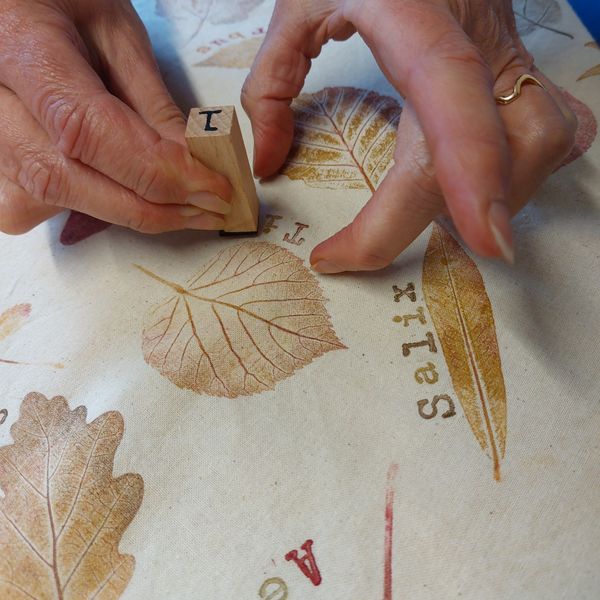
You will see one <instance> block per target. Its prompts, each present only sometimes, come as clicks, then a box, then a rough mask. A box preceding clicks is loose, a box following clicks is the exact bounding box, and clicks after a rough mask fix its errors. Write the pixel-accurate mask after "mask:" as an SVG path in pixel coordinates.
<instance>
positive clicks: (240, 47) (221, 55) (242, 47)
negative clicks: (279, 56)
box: [194, 36, 264, 69]
mask: <svg viewBox="0 0 600 600" xmlns="http://www.w3.org/2000/svg"><path fill="white" fill-rule="evenodd" d="M263 40H264V37H263V36H258V37H253V38H249V39H247V40H244V41H243V42H240V43H239V44H235V45H233V46H226V47H225V48H222V49H221V50H219V51H218V52H216V53H215V54H213V55H212V56H209V57H208V58H207V59H206V60H203V61H202V62H199V63H197V64H195V65H194V66H195V67H223V68H226V69H249V68H250V67H251V66H252V63H253V62H254V57H255V56H256V54H257V52H258V49H259V48H260V45H261V44H262V43H263Z"/></svg>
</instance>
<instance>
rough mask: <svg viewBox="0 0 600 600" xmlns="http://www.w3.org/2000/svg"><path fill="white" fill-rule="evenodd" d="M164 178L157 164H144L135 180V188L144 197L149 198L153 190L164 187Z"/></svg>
mask: <svg viewBox="0 0 600 600" xmlns="http://www.w3.org/2000/svg"><path fill="white" fill-rule="evenodd" d="M162 180H163V177H162V173H160V171H159V169H158V168H157V167H156V165H154V164H152V165H144V166H143V167H141V169H140V172H139V173H138V175H137V177H136V179H135V181H134V184H133V189H134V191H135V192H136V194H138V195H140V196H141V197H142V198H148V197H149V196H150V194H151V192H152V191H155V190H158V189H163V187H164V186H161V183H162Z"/></svg>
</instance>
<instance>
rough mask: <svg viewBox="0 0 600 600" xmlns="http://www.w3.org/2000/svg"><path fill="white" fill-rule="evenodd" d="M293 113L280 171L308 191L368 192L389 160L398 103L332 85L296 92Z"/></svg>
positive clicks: (397, 118) (387, 167)
mask: <svg viewBox="0 0 600 600" xmlns="http://www.w3.org/2000/svg"><path fill="white" fill-rule="evenodd" d="M293 109H294V112H295V116H296V129H295V135H294V144H293V146H292V150H291V152H290V155H289V156H288V159H287V162H286V163H285V165H284V166H283V169H282V173H283V174H285V175H287V176H288V177H289V178H290V179H301V180H303V181H304V182H305V183H307V184H308V185H310V186H314V187H322V188H330V189H339V188H341V189H347V188H351V189H369V190H371V192H373V191H374V190H375V188H376V187H377V185H378V184H379V182H380V181H381V179H383V177H384V175H385V174H386V173H387V171H388V169H389V167H390V166H391V164H392V161H393V157H394V148H395V146H396V129H397V127H398V121H399V119H400V113H401V112H402V108H401V106H400V104H399V103H398V101H397V100H395V99H394V98H390V97H388V96H380V95H379V94H377V93H376V92H372V91H369V90H363V89H357V88H352V87H336V88H325V89H324V90H321V91H320V92H318V93H316V94H301V95H300V96H299V97H298V98H297V99H296V101H295V102H294V104H293Z"/></svg>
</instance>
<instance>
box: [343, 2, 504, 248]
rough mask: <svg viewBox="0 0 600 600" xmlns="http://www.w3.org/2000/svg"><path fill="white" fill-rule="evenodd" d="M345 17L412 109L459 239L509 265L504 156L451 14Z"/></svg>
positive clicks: (367, 9) (363, 9)
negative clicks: (355, 27)
mask: <svg viewBox="0 0 600 600" xmlns="http://www.w3.org/2000/svg"><path fill="white" fill-rule="evenodd" d="M350 18H351V20H352V21H353V23H354V24H355V25H356V26H357V29H358V30H359V32H360V34H361V35H362V37H363V38H364V39H365V41H366V42H367V44H368V45H369V47H370V48H371V50H372V52H373V54H374V56H375V58H376V59H377V61H378V63H379V65H380V67H381V68H382V70H383V71H384V73H385V74H386V76H387V78H388V79H389V80H390V82H391V83H392V84H393V85H394V86H395V87H396V88H397V89H398V91H399V92H400V93H401V94H402V95H403V96H406V97H407V98H408V99H409V100H410V102H411V104H412V105H413V107H414V109H415V112H416V114H417V116H418V118H419V121H420V123H421V125H422V127H423V130H424V133H425V137H426V140H427V143H428V146H429V148H430V151H431V154H432V157H433V163H434V167H435V173H436V177H437V180H438V182H439V184H440V187H441V189H442V192H443V194H444V197H445V199H446V203H447V206H448V208H449V211H450V213H451V215H452V218H453V219H454V222H455V224H456V226H457V228H458V230H459V231H460V233H461V235H462V236H463V238H464V240H465V241H466V242H467V243H468V244H469V246H471V248H473V249H474V250H475V251H477V252H478V253H479V254H481V255H483V256H501V255H502V256H504V257H505V258H507V259H508V260H510V259H511V253H512V236H511V229H510V220H509V219H510V217H509V212H508V209H507V204H508V185H509V181H510V170H511V164H510V154H509V150H508V143H507V139H506V132H505V128H504V125H503V123H502V120H501V118H500V115H499V112H498V109H497V106H496V102H495V99H494V94H493V74H492V72H491V70H490V69H489V67H488V66H487V64H486V63H485V60H484V59H483V57H482V55H481V53H480V52H479V51H478V50H477V48H476V47H475V46H474V45H473V43H472V42H471V40H470V39H469V38H468V37H467V35H466V34H465V32H464V31H463V30H462V28H461V27H460V25H459V24H458V22H457V21H456V20H455V19H454V17H453V15H452V14H451V13H450V12H449V11H448V10H447V9H446V8H443V7H440V6H437V5H433V4H432V3H415V2H402V3H397V4H394V5H392V4H391V3H389V2H384V1H378V2H373V3H355V4H354V5H353V9H351V10H350ZM398 40H401V41H402V43H401V44H399V43H398Z"/></svg>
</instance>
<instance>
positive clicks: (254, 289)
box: [138, 242, 345, 398]
mask: <svg viewBox="0 0 600 600" xmlns="http://www.w3.org/2000/svg"><path fill="white" fill-rule="evenodd" d="M138 268H139V269H140V270H141V271H142V272H144V273H145V274H147V275H148V276H150V277H152V278H153V279H155V280H156V281H159V282H160V283H162V284H163V285H165V286H166V287H168V288H170V291H171V295H170V296H169V297H167V298H165V299H164V301H162V302H161V303H160V304H158V305H157V306H156V307H155V308H154V309H153V310H152V311H151V312H150V313H149V315H148V318H147V323H146V326H145V329H144V334H143V351H144V358H145V360H146V362H147V363H148V364H149V365H151V366H152V367H154V368H155V369H156V370H157V371H159V372H160V373H161V374H162V375H164V376H165V377H168V378H169V379H170V380H171V381H172V382H173V383H174V384H175V385H177V386H179V387H181V388H187V389H191V390H194V391H196V392H198V393H202V394H209V395H212V396H225V397H227V398H236V397H238V396H248V395H251V394H256V393H260V392H263V391H266V390H272V389H274V387H275V384H276V383H277V382H279V381H281V380H283V379H286V378H287V377H290V376H291V375H292V374H293V373H294V371H296V370H297V369H301V368H302V367H304V366H306V365H307V364H309V363H310V362H312V361H313V360H314V359H315V358H317V357H319V356H321V355H322V354H325V353H326V352H330V351H331V350H338V349H343V348H345V346H344V345H343V344H342V343H341V342H340V341H339V339H338V338H337V336H336V334H335V331H334V330H333V328H332V326H331V319H330V317H329V315H328V313H327V310H326V309H325V298H324V297H323V294H322V292H321V289H320V287H319V284H318V282H317V280H316V279H315V277H314V276H313V275H312V273H311V272H310V271H309V270H308V269H307V268H306V267H305V266H304V265H303V264H302V261H301V260H300V259H299V258H298V257H297V256H295V255H294V254H292V253H291V252H289V251H288V250H286V249H284V248H281V247H279V246H276V245H274V244H270V243H267V242H246V243H244V244H240V245H238V246H234V247H229V248H227V249H225V250H222V251H221V252H219V253H218V254H217V255H216V257H215V258H214V259H213V260H212V261H211V262H209V263H208V264H207V265H206V266H205V267H204V268H203V269H202V270H201V271H200V272H199V273H198V274H197V275H195V276H194V277H192V278H191V279H190V280H189V281H188V282H187V284H186V286H185V287H184V286H181V285H179V284H177V283H173V282H170V281H167V280H166V279H163V278H162V277H159V276H158V275H155V274H154V273H152V272H151V271H148V270H147V269H145V268H143V267H139V266H138Z"/></svg>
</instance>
